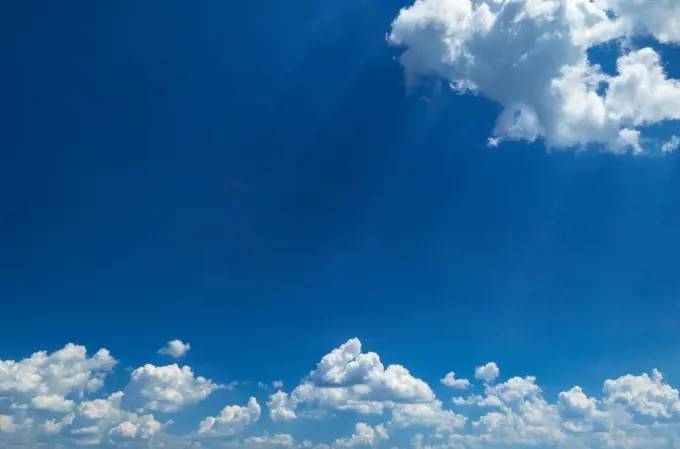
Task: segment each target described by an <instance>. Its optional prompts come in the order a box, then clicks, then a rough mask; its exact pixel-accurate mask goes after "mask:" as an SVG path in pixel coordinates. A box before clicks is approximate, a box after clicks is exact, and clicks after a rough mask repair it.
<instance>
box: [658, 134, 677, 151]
mask: <svg viewBox="0 0 680 449" xmlns="http://www.w3.org/2000/svg"><path fill="white" fill-rule="evenodd" d="M679 147H680V137H678V136H672V137H671V138H670V139H669V140H667V141H666V142H664V143H663V144H662V145H661V151H663V152H664V153H672V152H673V151H675V150H677V149H678V148H679Z"/></svg>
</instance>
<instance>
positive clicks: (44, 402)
mask: <svg viewBox="0 0 680 449" xmlns="http://www.w3.org/2000/svg"><path fill="white" fill-rule="evenodd" d="M75 405H76V403H75V402H74V401H72V400H70V399H64V398H63V397H62V396H59V395H57V394H52V395H46V396H36V397H34V398H33V399H31V406H32V407H33V408H35V409H36V410H45V411H51V412H57V413H68V412H70V411H71V410H73V407H75Z"/></svg>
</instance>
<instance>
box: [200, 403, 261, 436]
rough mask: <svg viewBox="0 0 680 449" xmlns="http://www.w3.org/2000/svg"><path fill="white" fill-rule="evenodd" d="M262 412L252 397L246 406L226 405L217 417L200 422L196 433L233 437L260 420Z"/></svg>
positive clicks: (209, 417)
mask: <svg viewBox="0 0 680 449" xmlns="http://www.w3.org/2000/svg"><path fill="white" fill-rule="evenodd" d="M261 412H262V410H261V408H260V404H258V403H257V400H256V399H255V398H254V397H251V398H250V400H248V405H247V406H245V407H241V406H238V405H228V406H226V407H224V408H223V409H222V412H221V413H220V415H219V416H216V417H212V416H208V417H207V418H205V419H204V420H203V421H201V423H200V426H199V430H198V433H199V434H203V435H234V434H236V433H239V432H240V431H242V430H243V429H244V428H245V427H247V426H249V425H251V424H253V423H255V422H257V421H258V420H259V419H260V414H261Z"/></svg>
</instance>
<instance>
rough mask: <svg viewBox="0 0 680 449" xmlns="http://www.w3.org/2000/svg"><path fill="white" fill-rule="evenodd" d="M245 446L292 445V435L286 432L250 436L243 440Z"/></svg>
mask: <svg viewBox="0 0 680 449" xmlns="http://www.w3.org/2000/svg"><path fill="white" fill-rule="evenodd" d="M243 443H244V444H245V445H246V446H293V444H294V440H293V437H292V436H290V435H288V434H286V433H277V434H275V435H272V436H269V435H263V436H260V437H250V438H246V439H245V440H243Z"/></svg>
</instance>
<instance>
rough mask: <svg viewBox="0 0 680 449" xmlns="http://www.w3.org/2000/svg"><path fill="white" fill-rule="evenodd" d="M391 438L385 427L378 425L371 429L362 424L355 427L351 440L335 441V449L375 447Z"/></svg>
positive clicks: (340, 439) (341, 439)
mask: <svg viewBox="0 0 680 449" xmlns="http://www.w3.org/2000/svg"><path fill="white" fill-rule="evenodd" d="M388 438H389V436H388V434H387V431H386V430H385V427H384V426H383V425H382V424H378V425H377V426H375V427H371V426H369V425H368V424H366V423H363V422H360V423H357V424H356V426H355V430H354V434H352V436H351V437H350V438H339V439H337V440H335V443H334V444H333V446H334V447H338V448H341V447H355V446H374V445H375V444H377V443H378V442H379V441H380V440H387V439H388Z"/></svg>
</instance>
